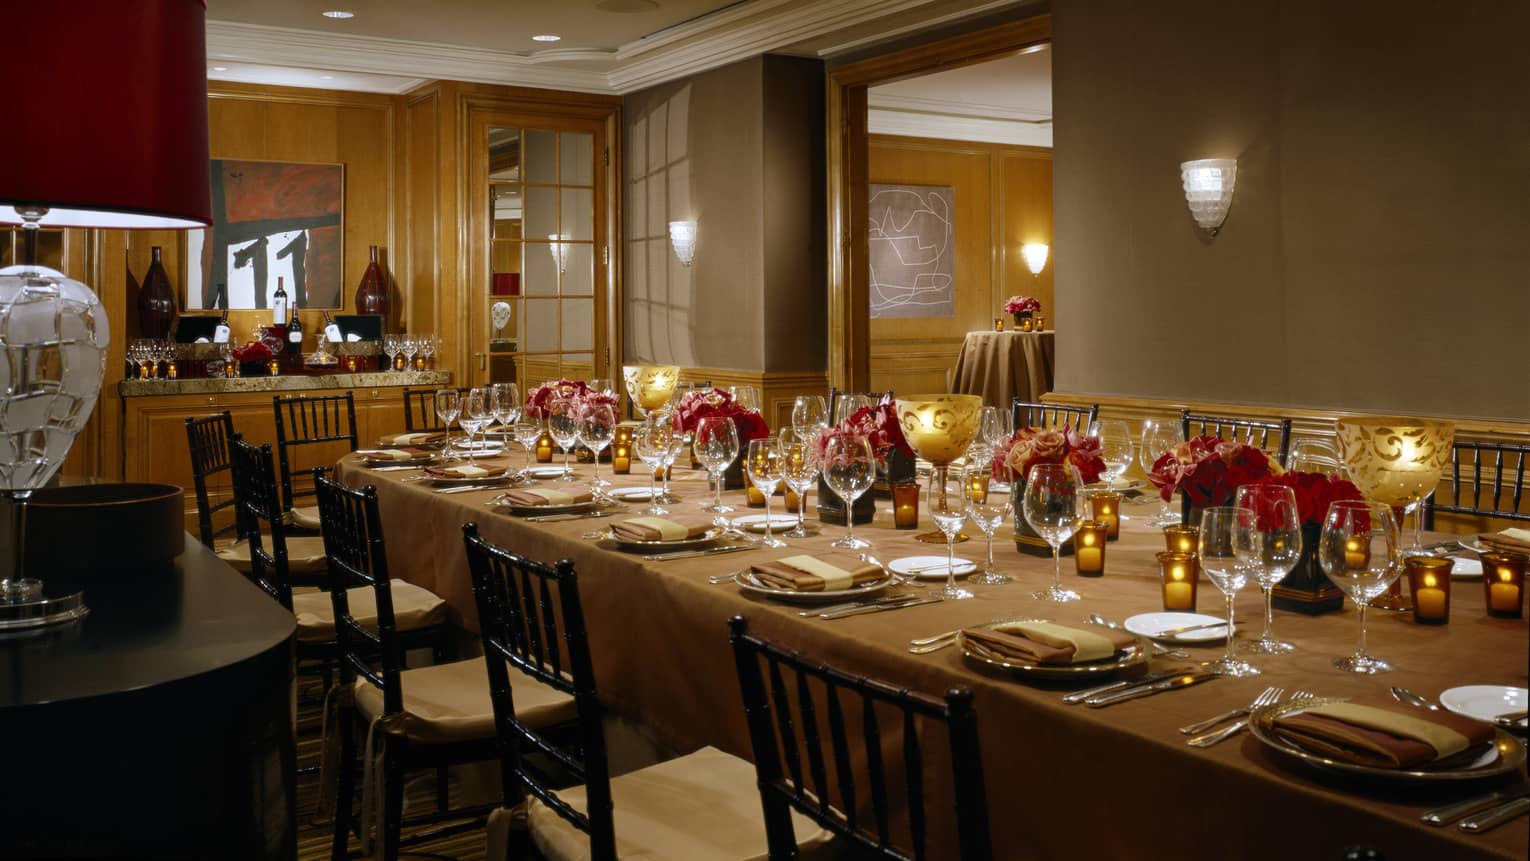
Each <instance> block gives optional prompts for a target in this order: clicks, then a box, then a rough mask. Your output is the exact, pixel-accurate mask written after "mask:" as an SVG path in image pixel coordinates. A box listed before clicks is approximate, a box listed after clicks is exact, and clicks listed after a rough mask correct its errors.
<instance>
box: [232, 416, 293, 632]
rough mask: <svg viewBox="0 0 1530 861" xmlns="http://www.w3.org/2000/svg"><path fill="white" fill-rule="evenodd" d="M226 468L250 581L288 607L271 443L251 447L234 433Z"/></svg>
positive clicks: (289, 587) (283, 536)
mask: <svg viewBox="0 0 1530 861" xmlns="http://www.w3.org/2000/svg"><path fill="white" fill-rule="evenodd" d="M229 468H230V471H231V472H232V474H233V479H234V513H235V517H236V519H237V521H238V524H239V532H240V533H241V534H242V535H243V537H244V540H246V541H248V542H249V546H250V573H249V577H250V580H251V581H252V582H254V583H255V585H257V586H259V587H260V588H261V589H263V590H265V592H266V593H267V594H269V595H270V596H271V597H273V598H275V599H276V600H277V601H278V602H280V603H281V605H282V606H283V607H286V608H287V609H288V610H291V609H292V579H291V576H290V574H289V571H288V565H287V533H286V527H285V526H284V525H283V523H282V505H281V499H280V497H279V496H278V495H277V490H276V469H275V467H274V466H273V465H272V457H271V445H270V444H269V443H265V444H262V445H260V446H259V447H257V446H253V445H251V444H249V443H247V442H245V441H244V437H243V435H241V434H234V435H233V436H232V437H230V438H229ZM267 541H269V542H270V545H271V546H270V547H269V548H268V547H267V546H266V542H267Z"/></svg>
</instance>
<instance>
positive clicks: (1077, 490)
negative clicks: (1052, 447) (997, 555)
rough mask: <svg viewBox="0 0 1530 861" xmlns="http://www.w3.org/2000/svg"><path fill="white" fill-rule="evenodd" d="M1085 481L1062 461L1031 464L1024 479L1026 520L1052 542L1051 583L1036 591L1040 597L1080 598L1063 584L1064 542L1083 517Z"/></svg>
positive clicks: (1066, 599) (1044, 598)
mask: <svg viewBox="0 0 1530 861" xmlns="http://www.w3.org/2000/svg"><path fill="white" fill-rule="evenodd" d="M1083 505H1084V482H1083V480H1082V479H1081V478H1080V477H1079V474H1078V470H1077V469H1074V468H1073V467H1072V466H1069V465H1067V464H1063V463H1039V464H1036V465H1035V466H1033V467H1031V473H1030V476H1029V477H1028V478H1027V479H1026V482H1025V496H1024V499H1023V502H1022V509H1021V510H1022V511H1023V512H1024V514H1025V522H1026V523H1029V524H1030V525H1031V528H1032V529H1034V530H1036V534H1037V535H1040V536H1041V537H1042V538H1044V539H1046V542H1047V543H1048V544H1050V545H1052V585H1051V586H1049V587H1047V588H1046V589H1043V590H1041V591H1040V592H1036V593H1033V594H1032V595H1031V597H1032V598H1035V599H1036V600H1038V601H1054V602H1058V603H1063V602H1066V601H1077V600H1078V599H1079V594H1078V593H1077V592H1075V591H1073V590H1072V589H1064V588H1063V586H1062V545H1063V542H1065V541H1067V540H1068V539H1069V538H1071V537H1072V536H1073V532H1074V530H1076V529H1078V523H1079V520H1081V519H1082V518H1083Z"/></svg>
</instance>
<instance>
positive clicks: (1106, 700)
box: [1084, 670, 1221, 709]
mask: <svg viewBox="0 0 1530 861" xmlns="http://www.w3.org/2000/svg"><path fill="white" fill-rule="evenodd" d="M1219 678H1221V676H1219V675H1217V674H1216V673H1209V672H1206V671H1204V670H1196V671H1191V672H1184V673H1175V674H1174V675H1173V676H1170V677H1169V678H1166V679H1164V680H1162V681H1155V682H1151V683H1148V684H1137V685H1133V686H1131V687H1128V688H1126V689H1125V690H1120V691H1115V692H1114V693H1108V694H1099V695H1096V696H1092V697H1089V698H1088V699H1086V700H1084V705H1086V706H1089V707H1090V708H1093V709H1097V708H1103V707H1105V706H1110V705H1115V704H1116V703H1120V702H1125V701H1127V700H1134V699H1137V698H1138V697H1147V696H1152V695H1154V694H1160V693H1163V692H1165V691H1173V690H1182V689H1184V688H1188V687H1193V686H1195V685H1198V684H1200V683H1201V682H1209V681H1213V680H1215V679H1219Z"/></svg>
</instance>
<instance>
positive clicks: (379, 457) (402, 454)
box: [361, 448, 430, 463]
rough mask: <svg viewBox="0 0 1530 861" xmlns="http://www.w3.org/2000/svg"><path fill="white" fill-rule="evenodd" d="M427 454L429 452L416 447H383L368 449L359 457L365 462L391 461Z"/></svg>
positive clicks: (427, 455) (426, 455)
mask: <svg viewBox="0 0 1530 861" xmlns="http://www.w3.org/2000/svg"><path fill="white" fill-rule="evenodd" d="M429 456H430V452H428V451H425V450H423V449H418V448H385V449H381V450H379V451H369V452H367V453H365V454H363V455H362V456H361V457H362V459H363V460H365V461H366V462H367V463H392V462H394V461H400V460H418V459H420V458H422V457H429Z"/></svg>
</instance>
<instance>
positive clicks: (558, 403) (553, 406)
mask: <svg viewBox="0 0 1530 861" xmlns="http://www.w3.org/2000/svg"><path fill="white" fill-rule="evenodd" d="M547 432H548V433H549V434H551V435H552V438H553V442H554V443H556V444H557V446H558V448H560V449H563V476H562V478H560V479H559V480H560V481H566V482H572V481H573V480H574V468H573V467H572V466H570V465H569V462H568V455H569V452H571V451H573V449H574V444H575V443H577V442H578V441H579V401H578V400H576V399H574V398H553V399H552V400H550V401H548V402H547Z"/></svg>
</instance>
